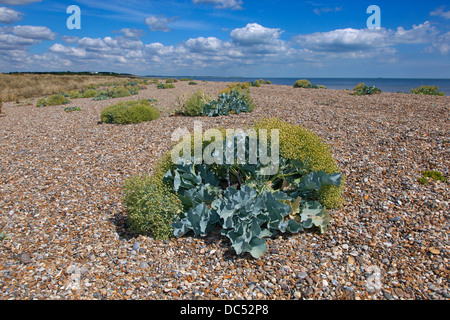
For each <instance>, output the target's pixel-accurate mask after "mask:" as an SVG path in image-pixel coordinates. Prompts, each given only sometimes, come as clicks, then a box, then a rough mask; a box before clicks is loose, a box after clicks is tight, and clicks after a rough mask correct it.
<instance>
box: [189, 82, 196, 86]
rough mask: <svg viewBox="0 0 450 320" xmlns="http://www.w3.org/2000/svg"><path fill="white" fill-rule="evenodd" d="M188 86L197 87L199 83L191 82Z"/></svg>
mask: <svg viewBox="0 0 450 320" xmlns="http://www.w3.org/2000/svg"><path fill="white" fill-rule="evenodd" d="M188 84H189V85H190V86H196V85H197V82H195V81H191V82H189V83H188Z"/></svg>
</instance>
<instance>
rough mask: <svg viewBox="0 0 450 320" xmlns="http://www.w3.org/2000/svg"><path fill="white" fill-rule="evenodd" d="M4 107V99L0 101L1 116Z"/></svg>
mask: <svg viewBox="0 0 450 320" xmlns="http://www.w3.org/2000/svg"><path fill="white" fill-rule="evenodd" d="M2 107H3V101H2V99H0V114H3V112H2Z"/></svg>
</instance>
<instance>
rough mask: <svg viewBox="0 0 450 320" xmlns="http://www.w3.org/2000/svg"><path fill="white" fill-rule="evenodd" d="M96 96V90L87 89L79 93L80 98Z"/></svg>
mask: <svg viewBox="0 0 450 320" xmlns="http://www.w3.org/2000/svg"><path fill="white" fill-rule="evenodd" d="M97 95H98V92H97V90H95V89H88V90H86V91H84V90H83V91H82V92H81V98H94V97H96V96H97Z"/></svg>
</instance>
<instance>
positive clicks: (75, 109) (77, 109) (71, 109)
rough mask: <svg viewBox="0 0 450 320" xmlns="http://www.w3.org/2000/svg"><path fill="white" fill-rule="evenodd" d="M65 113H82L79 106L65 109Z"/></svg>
mask: <svg viewBox="0 0 450 320" xmlns="http://www.w3.org/2000/svg"><path fill="white" fill-rule="evenodd" d="M64 111H65V112H74V111H81V108H80V107H77V106H73V107H67V108H64Z"/></svg>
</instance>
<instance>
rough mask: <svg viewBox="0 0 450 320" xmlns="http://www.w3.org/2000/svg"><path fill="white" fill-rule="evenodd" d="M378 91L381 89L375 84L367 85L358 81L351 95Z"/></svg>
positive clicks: (377, 92) (362, 94) (376, 92)
mask: <svg viewBox="0 0 450 320" xmlns="http://www.w3.org/2000/svg"><path fill="white" fill-rule="evenodd" d="M379 93H381V89H378V88H377V87H375V86H372V87H368V86H366V85H365V84H364V83H360V84H358V85H357V86H356V87H355V88H354V89H353V92H352V95H357V96H364V95H372V94H379Z"/></svg>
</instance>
